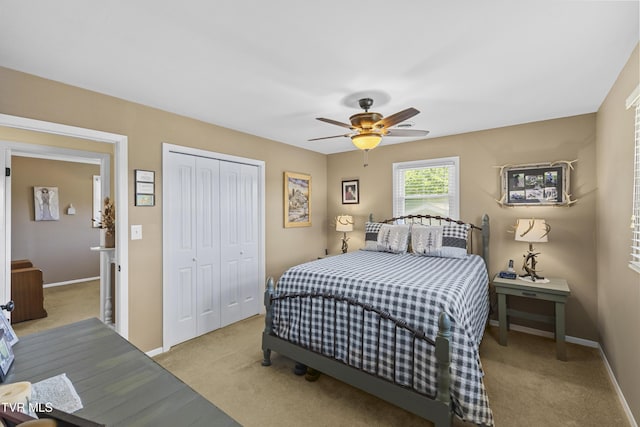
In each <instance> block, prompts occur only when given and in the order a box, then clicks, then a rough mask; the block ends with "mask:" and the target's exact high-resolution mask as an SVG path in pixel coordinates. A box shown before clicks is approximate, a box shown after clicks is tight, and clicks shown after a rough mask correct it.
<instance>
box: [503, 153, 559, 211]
mask: <svg viewBox="0 0 640 427" xmlns="http://www.w3.org/2000/svg"><path fill="white" fill-rule="evenodd" d="M568 194H569V171H568V164H567V163H565V162H562V163H547V164H531V165H519V166H506V167H504V169H503V171H502V200H503V203H504V204H505V205H510V206H535V205H565V204H567V203H568V202H569V201H568Z"/></svg>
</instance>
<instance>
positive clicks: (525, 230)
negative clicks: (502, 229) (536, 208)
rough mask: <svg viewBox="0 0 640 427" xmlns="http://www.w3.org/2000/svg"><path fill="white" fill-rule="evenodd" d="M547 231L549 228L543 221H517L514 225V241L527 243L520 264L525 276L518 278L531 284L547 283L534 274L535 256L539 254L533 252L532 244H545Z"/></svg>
mask: <svg viewBox="0 0 640 427" xmlns="http://www.w3.org/2000/svg"><path fill="white" fill-rule="evenodd" d="M549 231H551V227H550V226H549V224H547V223H546V221H545V220H544V219H519V220H518V222H517V224H516V233H515V234H516V241H518V242H528V243H529V250H528V251H527V253H526V254H524V255H523V257H524V262H523V263H522V269H523V270H524V271H525V274H523V275H521V276H520V278H521V279H523V280H528V281H531V282H536V281H537V282H543V283H544V282H547V281H548V279H545V278H544V277H542V276H539V275H538V274H537V272H536V264H537V262H536V256H537V255H539V252H537V253H536V252H534V250H533V244H534V243H545V242H547V241H548V237H547V236H548V235H549Z"/></svg>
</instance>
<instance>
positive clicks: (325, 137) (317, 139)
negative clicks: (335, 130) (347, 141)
mask: <svg viewBox="0 0 640 427" xmlns="http://www.w3.org/2000/svg"><path fill="white" fill-rule="evenodd" d="M343 136H344V137H349V136H351V134H350V133H345V134H344V135H333V136H323V137H322V138H313V139H308V140H307V141H320V140H321V139H331V138H341V137H343Z"/></svg>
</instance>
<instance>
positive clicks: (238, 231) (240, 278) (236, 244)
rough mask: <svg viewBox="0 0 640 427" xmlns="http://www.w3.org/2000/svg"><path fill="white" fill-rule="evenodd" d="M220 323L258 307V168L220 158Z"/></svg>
mask: <svg viewBox="0 0 640 427" xmlns="http://www.w3.org/2000/svg"><path fill="white" fill-rule="evenodd" d="M220 207H221V211H220V224H221V227H220V239H221V240H220V257H221V290H222V293H221V299H222V301H221V303H222V305H221V310H222V311H221V324H222V326H226V325H229V324H231V323H234V322H237V321H239V320H242V319H245V318H247V317H249V316H252V315H254V314H257V313H258V312H259V310H260V302H261V301H260V298H259V296H260V278H259V277H258V274H259V270H258V265H259V262H258V261H259V260H258V232H259V222H258V219H259V218H258V168H257V167H255V166H251V165H245V164H240V163H232V162H220Z"/></svg>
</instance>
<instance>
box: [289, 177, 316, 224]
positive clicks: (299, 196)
mask: <svg viewBox="0 0 640 427" xmlns="http://www.w3.org/2000/svg"><path fill="white" fill-rule="evenodd" d="M284 226H285V228H289V227H310V226H311V175H306V174H302V173H295V172H285V173H284Z"/></svg>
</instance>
